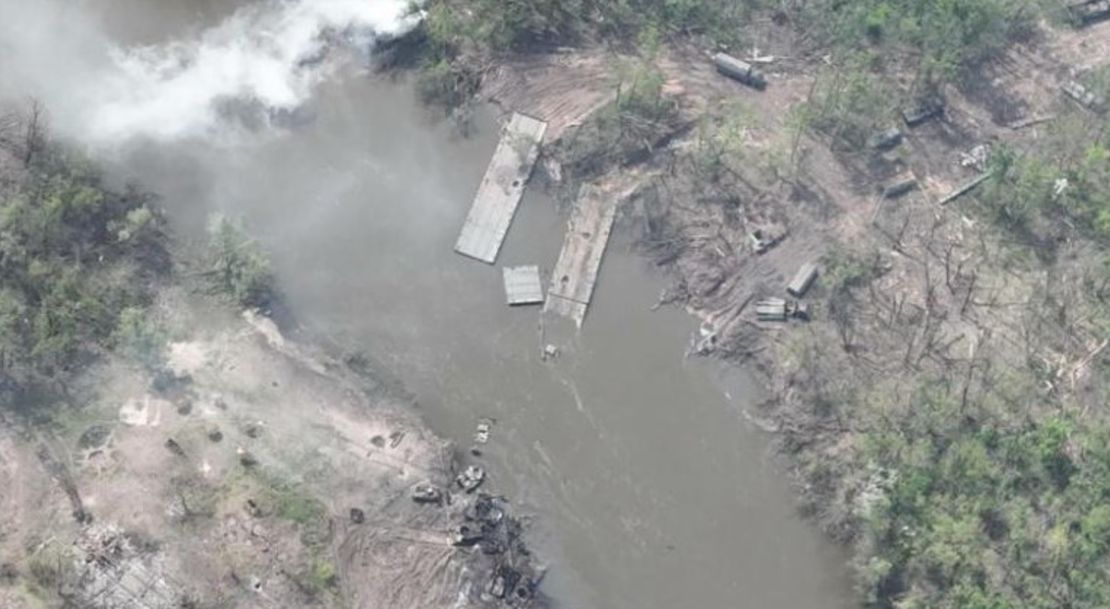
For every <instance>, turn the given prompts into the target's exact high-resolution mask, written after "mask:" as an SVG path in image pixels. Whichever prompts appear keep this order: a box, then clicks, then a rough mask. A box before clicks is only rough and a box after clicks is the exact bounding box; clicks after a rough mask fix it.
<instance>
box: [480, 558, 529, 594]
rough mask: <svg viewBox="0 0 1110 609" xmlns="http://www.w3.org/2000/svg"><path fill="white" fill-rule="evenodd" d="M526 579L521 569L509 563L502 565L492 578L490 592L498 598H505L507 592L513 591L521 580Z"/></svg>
mask: <svg viewBox="0 0 1110 609" xmlns="http://www.w3.org/2000/svg"><path fill="white" fill-rule="evenodd" d="M522 579H524V577H523V575H521V573H520V571H517V570H516V569H513V568H512V567H510V566H508V565H502V566H501V567H500V568H499V569H498V571H497V575H495V576H494V577H493V579H492V580H490V583H489V588H488V589H487V590H488V592H489V593H490V594H491V595H493V596H494V597H496V598H505V595H506V594H509V593H511V592H512V591H513V590H514V589H515V588H516V585H517V583H518V582H520V580H522Z"/></svg>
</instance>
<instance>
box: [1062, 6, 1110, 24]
mask: <svg viewBox="0 0 1110 609" xmlns="http://www.w3.org/2000/svg"><path fill="white" fill-rule="evenodd" d="M1068 13H1069V14H1070V15H1071V17H1072V19H1074V20H1075V23H1076V25H1078V26H1079V27H1084V26H1088V25H1091V24H1093V23H1097V22H1099V21H1103V20H1106V19H1110V0H1087V1H1086V2H1077V3H1075V4H1069V5H1068Z"/></svg>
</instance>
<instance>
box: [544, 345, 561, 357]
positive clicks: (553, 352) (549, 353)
mask: <svg viewBox="0 0 1110 609" xmlns="http://www.w3.org/2000/svg"><path fill="white" fill-rule="evenodd" d="M542 357H543V359H544V361H546V360H549V359H555V358H557V357H559V348H558V347H556V346H555V345H552V344H551V343H548V344H546V345H544V346H543V355H542Z"/></svg>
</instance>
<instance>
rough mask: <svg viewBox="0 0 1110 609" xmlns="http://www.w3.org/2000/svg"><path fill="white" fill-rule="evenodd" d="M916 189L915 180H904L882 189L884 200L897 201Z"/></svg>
mask: <svg viewBox="0 0 1110 609" xmlns="http://www.w3.org/2000/svg"><path fill="white" fill-rule="evenodd" d="M916 188H917V179H916V178H904V179H901V180H898V181H897V182H894V183H893V184H890V185H888V186H886V187H885V188H883V198H884V199H897V198H898V197H901V196H902V195H905V194H907V193H909V192H911V191H913V190H915V189H916Z"/></svg>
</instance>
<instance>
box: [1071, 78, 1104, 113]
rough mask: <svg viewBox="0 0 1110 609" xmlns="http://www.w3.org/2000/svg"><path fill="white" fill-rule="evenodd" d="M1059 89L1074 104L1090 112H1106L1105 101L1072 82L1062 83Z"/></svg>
mask: <svg viewBox="0 0 1110 609" xmlns="http://www.w3.org/2000/svg"><path fill="white" fill-rule="evenodd" d="M1060 89H1061V90H1063V91H1064V93H1065V94H1067V96H1068V97H1070V98H1072V99H1073V100H1075V102H1076V103H1078V104H1079V105H1081V106H1083V107H1084V108H1087V109H1088V110H1091V111H1092V112H1098V113H1101V112H1104V111H1105V110H1106V100H1105V99H1102V98H1101V97H1099V96H1098V95H1095V93H1094V92H1092V91H1091V90H1089V89H1088V88H1087V87H1085V86H1083V85H1082V84H1080V83H1078V82H1076V81H1074V80H1069V81H1068V82H1066V83H1064V84H1063V85H1061V87H1060Z"/></svg>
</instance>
